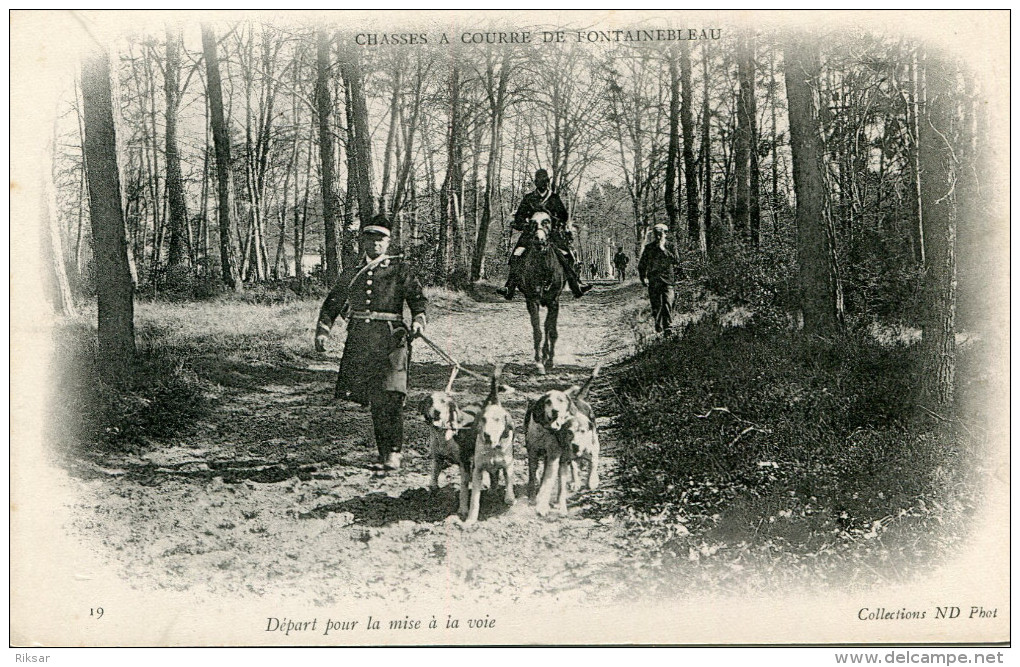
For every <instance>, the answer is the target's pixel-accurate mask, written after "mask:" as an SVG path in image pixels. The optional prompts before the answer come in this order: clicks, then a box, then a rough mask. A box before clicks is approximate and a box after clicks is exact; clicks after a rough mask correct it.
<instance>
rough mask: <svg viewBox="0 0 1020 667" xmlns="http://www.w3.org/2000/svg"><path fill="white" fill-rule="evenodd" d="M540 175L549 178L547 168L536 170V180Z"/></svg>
mask: <svg viewBox="0 0 1020 667" xmlns="http://www.w3.org/2000/svg"><path fill="white" fill-rule="evenodd" d="M540 177H541V178H545V179H548V178H549V172H548V171H546V170H545V169H539V170H538V171H536V172H535V180H536V181H537V180H538V179H539V178H540Z"/></svg>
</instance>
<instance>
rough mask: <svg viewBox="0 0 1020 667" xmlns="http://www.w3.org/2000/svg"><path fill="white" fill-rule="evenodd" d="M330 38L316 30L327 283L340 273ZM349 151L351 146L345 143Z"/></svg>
mask: <svg viewBox="0 0 1020 667" xmlns="http://www.w3.org/2000/svg"><path fill="white" fill-rule="evenodd" d="M329 47H330V37H329V35H328V34H327V33H326V31H325V30H319V31H318V32H317V33H316V59H315V63H316V69H315V110H316V116H317V117H318V119H319V173H320V174H321V177H320V178H319V185H320V187H321V189H322V226H323V230H324V232H325V235H326V240H325V242H324V244H323V245H324V246H325V253H326V283H327V284H328V285H332V284H333V283H335V282H336V280H337V278H338V277H339V276H340V259H339V255H338V254H337V235H336V221H337V219H338V218H339V216H338V215H337V209H338V202H339V198H338V197H337V193H336V175H335V174H334V171H333V167H334V164H335V163H334V156H333V128H332V122H331V120H330V114H331V113H332V112H333V102H332V99H331V96H330V86H329V70H330V60H329V55H330V48H329ZM347 150H348V151H350V150H351V147H350V146H348V147H347Z"/></svg>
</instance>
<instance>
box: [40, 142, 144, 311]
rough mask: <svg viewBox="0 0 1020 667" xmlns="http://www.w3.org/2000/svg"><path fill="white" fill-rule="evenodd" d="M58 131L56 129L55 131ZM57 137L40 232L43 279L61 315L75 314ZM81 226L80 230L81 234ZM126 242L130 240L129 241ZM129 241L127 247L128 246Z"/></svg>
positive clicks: (45, 171) (47, 164)
mask: <svg viewBox="0 0 1020 667" xmlns="http://www.w3.org/2000/svg"><path fill="white" fill-rule="evenodd" d="M54 134H55V133H54ZM55 146H56V141H55V137H54V141H52V142H47V147H46V153H45V157H46V159H45V160H43V168H42V173H41V174H40V176H41V181H42V183H41V185H42V187H41V188H40V195H41V197H40V202H39V211H40V213H41V214H42V215H41V217H42V222H43V224H42V225H41V226H40V229H39V232H40V234H41V236H42V238H41V239H40V244H39V245H40V248H41V251H42V252H41V255H42V257H41V259H42V265H43V283H44V286H45V292H46V295H47V297H49V299H50V302H51V303H52V304H53V310H54V312H56V313H59V314H61V315H74V314H75V308H74V299H73V298H72V295H71V283H70V282H69V281H68V280H67V264H66V263H65V261H64V252H63V244H62V243H61V241H60V220H59V218H58V216H57V199H56V188H55V187H54V185H53V171H52V165H53V149H54V147H55ZM80 231H81V230H80V229H79V234H80ZM125 243H126V242H125ZM126 247H127V246H126V245H125V249H126Z"/></svg>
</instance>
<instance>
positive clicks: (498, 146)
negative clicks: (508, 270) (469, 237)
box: [471, 51, 510, 282]
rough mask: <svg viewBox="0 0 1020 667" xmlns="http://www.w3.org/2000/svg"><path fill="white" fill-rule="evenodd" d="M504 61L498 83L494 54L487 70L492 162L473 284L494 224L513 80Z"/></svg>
mask: <svg viewBox="0 0 1020 667" xmlns="http://www.w3.org/2000/svg"><path fill="white" fill-rule="evenodd" d="M503 53H504V55H503V62H502V63H501V65H500V70H499V78H498V81H494V80H493V71H492V69H493V68H492V63H491V57H492V54H491V52H490V53H489V54H488V57H489V58H490V61H489V67H488V77H487V78H488V80H487V82H486V84H487V85H488V86H489V88H490V93H489V99H490V100H491V107H490V109H489V112H490V119H489V159H488V161H487V162H486V164H485V191H484V193H483V195H482V212H481V213H482V217H481V222H480V223H479V225H478V237H477V239H476V240H475V253H474V257H473V258H472V261H471V281H472V282H475V281H477V280H479V279H480V278H481V277H482V269H483V267H484V263H485V248H486V246H487V245H488V243H487V242H488V239H489V226H490V224H491V221H492V209H493V200H494V199H495V198H496V195H497V193H498V192H499V163H500V160H499V156H500V153H501V151H502V150H503V113H504V111H505V109H504V107H505V104H506V89H507V83H508V81H509V80H510V62H509V60H510V59H509V55H510V51H504V52H503Z"/></svg>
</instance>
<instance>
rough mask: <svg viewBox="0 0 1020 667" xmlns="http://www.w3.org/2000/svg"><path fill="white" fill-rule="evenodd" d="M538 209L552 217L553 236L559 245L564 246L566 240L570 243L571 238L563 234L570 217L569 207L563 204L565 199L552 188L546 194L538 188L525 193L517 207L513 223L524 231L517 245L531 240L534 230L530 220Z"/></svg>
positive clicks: (524, 244) (514, 226)
mask: <svg viewBox="0 0 1020 667" xmlns="http://www.w3.org/2000/svg"><path fill="white" fill-rule="evenodd" d="M536 211H546V212H547V213H549V216H550V217H552V219H553V231H554V234H553V238H554V240H555V241H556V242H557V245H560V246H561V247H563V245H562V244H563V242H564V241H565V242H566V243H568V244H569V238H566V237H565V235H564V234H563V230H564V229H565V228H566V227H565V225H566V222H567V218H568V217H569V216H568V214H567V207H566V206H564V205H563V200H561V199H560V196H559V195H558V194H556V193H555V192H553V191H552V190H551V189H550V190H549V191H548V192H546V194H544V195H542V194H539V192H538V191H537V190H533V191H531V192H529V193H528V194H526V195H524V198H523V199H522V200H521V205H520V206H518V207H517V212H516V213H514V221H513V223H512V226H513V228H514V229H516V230H517V231H519V232H524V233H523V234H521V237H520V238H519V239H518V240H517V246H518V247H522V246H526V245H528V243H529V242H530V241H531V231H532V230H531V229H530V227H529V224H528V221H529V220H530V219H531V216H532V215H534V214H535V212H536Z"/></svg>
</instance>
